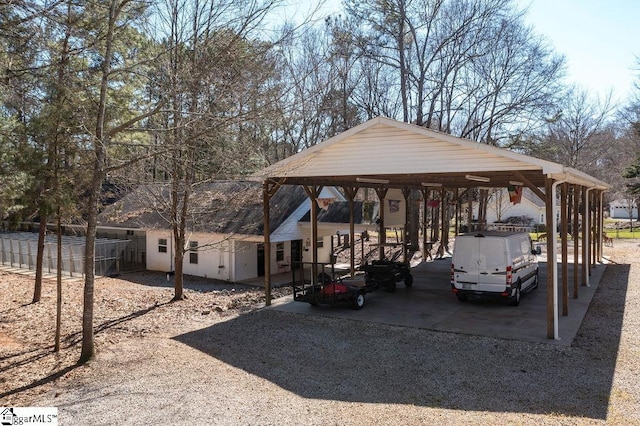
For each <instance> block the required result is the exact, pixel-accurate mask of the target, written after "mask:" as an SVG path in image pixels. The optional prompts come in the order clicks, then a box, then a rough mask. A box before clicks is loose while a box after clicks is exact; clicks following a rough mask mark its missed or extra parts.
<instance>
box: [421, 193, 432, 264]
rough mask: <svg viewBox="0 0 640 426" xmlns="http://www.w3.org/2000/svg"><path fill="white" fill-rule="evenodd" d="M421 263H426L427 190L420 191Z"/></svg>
mask: <svg viewBox="0 0 640 426" xmlns="http://www.w3.org/2000/svg"><path fill="white" fill-rule="evenodd" d="M421 192H422V261H423V262H426V261H427V253H428V252H429V253H430V251H427V207H428V203H429V188H423V189H422V191H421Z"/></svg>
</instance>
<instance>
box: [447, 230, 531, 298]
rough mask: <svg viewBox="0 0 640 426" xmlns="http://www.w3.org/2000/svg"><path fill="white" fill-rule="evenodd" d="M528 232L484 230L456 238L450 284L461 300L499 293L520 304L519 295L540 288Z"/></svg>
mask: <svg viewBox="0 0 640 426" xmlns="http://www.w3.org/2000/svg"><path fill="white" fill-rule="evenodd" d="M538 254H540V248H539V247H538V248H537V249H534V247H533V244H532V242H531V237H530V236H529V234H527V233H526V232H517V233H514V232H496V231H482V232H474V233H470V234H464V235H459V236H457V237H456V240H455V245H454V247H453V259H452V262H451V287H452V290H453V292H454V293H455V294H456V296H458V299H460V300H461V301H466V300H467V299H468V298H469V296H479V297H482V296H497V297H502V298H505V299H506V300H507V301H508V302H509V304H511V305H513V306H517V305H519V304H520V296H521V295H522V294H523V293H526V292H529V291H531V290H533V289H535V288H537V287H538V258H537V255H538Z"/></svg>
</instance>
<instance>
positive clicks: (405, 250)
mask: <svg viewBox="0 0 640 426" xmlns="http://www.w3.org/2000/svg"><path fill="white" fill-rule="evenodd" d="M402 195H404V206H405V208H404V232H403V236H402V258H403V259H404V262H405V263H406V264H407V265H408V264H409V259H408V257H409V256H408V252H409V250H408V248H407V241H408V240H409V229H408V226H409V202H410V201H409V198H410V197H411V189H409V188H407V187H404V188H402Z"/></svg>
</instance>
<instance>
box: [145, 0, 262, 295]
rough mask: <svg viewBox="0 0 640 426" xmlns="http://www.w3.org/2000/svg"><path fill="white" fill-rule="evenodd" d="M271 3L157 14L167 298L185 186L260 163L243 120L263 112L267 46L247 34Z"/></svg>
mask: <svg viewBox="0 0 640 426" xmlns="http://www.w3.org/2000/svg"><path fill="white" fill-rule="evenodd" d="M273 4H274V3H272V2H236V1H231V0H215V1H200V0H193V1H188V2H184V1H176V0H167V1H166V2H164V3H163V4H161V5H160V8H159V9H158V10H157V13H156V16H157V18H158V28H157V33H158V34H159V36H160V37H162V38H163V40H159V41H162V42H163V43H164V44H165V48H166V50H167V52H168V55H167V56H166V61H164V62H162V63H160V64H159V65H160V66H159V67H158V75H159V76H160V77H159V79H158V87H159V90H160V91H162V92H163V93H165V94H166V98H167V108H166V111H165V112H163V114H162V115H160V116H159V117H158V119H157V120H156V121H155V123H156V124H157V125H158V126H159V128H160V129H162V132H158V137H159V139H160V144H161V145H162V146H163V147H164V148H165V151H166V155H164V156H161V157H160V159H161V160H160V162H158V163H157V164H156V166H157V167H158V168H160V169H161V171H162V172H163V176H166V177H167V179H168V181H169V182H168V183H169V187H170V191H169V193H168V194H167V197H165V199H164V201H163V203H165V204H167V205H168V209H167V210H166V211H169V212H170V214H169V215H168V216H167V219H168V225H169V226H170V228H171V230H172V235H173V240H174V247H175V253H174V256H173V257H174V260H173V265H174V272H175V273H174V298H173V299H174V300H181V299H183V298H184V297H185V296H184V291H183V262H184V256H185V254H186V253H187V252H188V247H187V244H188V242H189V241H188V234H189V228H188V222H189V221H190V220H193V219H194V218H193V217H192V216H193V215H195V214H196V212H195V211H194V209H193V208H192V200H191V197H192V195H193V188H194V187H195V186H197V185H199V184H200V183H202V182H206V181H210V180H213V179H225V178H228V177H231V176H236V175H241V174H243V173H246V172H247V171H249V170H253V168H255V167H256V164H257V161H259V160H261V157H260V156H259V155H258V153H259V150H260V148H261V141H260V139H259V136H258V135H260V134H261V132H260V130H259V126H257V125H253V124H251V123H258V122H259V118H260V116H261V113H264V110H265V109H266V106H265V105H264V103H261V101H260V99H263V98H262V97H261V92H262V90H264V89H265V87H266V85H265V82H266V81H268V79H269V78H270V77H271V72H272V63H271V61H270V58H269V55H268V52H269V51H270V49H271V47H272V45H271V44H270V43H266V42H260V41H253V40H251V38H250V37H251V35H252V34H254V32H255V31H256V30H257V29H258V28H259V25H260V22H261V21H262V20H263V19H264V17H265V16H266V15H267V13H268V12H269V10H270V8H271V7H273ZM254 137H258V141H257V142H256V141H255V140H254V139H253V138H254ZM251 164H253V166H251ZM260 164H261V163H260Z"/></svg>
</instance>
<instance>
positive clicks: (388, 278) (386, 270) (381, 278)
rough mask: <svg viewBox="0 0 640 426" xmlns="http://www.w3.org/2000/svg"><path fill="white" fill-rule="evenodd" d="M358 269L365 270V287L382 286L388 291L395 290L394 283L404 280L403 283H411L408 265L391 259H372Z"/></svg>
mask: <svg viewBox="0 0 640 426" xmlns="http://www.w3.org/2000/svg"><path fill="white" fill-rule="evenodd" d="M360 269H362V270H363V271H364V272H365V281H366V287H367V288H369V289H377V288H383V289H385V290H387V291H388V292H389V293H393V292H394V291H396V283H399V282H400V281H404V285H405V286H407V287H411V286H412V285H413V275H411V269H410V267H409V265H407V264H406V263H404V262H396V261H392V260H386V259H383V260H374V261H373V262H371V263H370V264H366V265H363V266H362V267H361V268H360Z"/></svg>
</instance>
